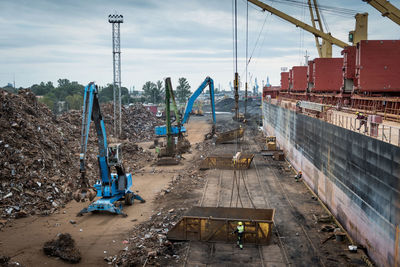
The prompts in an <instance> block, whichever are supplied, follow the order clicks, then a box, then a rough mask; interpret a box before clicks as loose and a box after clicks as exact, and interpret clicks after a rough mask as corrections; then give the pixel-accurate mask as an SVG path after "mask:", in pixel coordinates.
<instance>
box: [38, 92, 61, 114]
mask: <svg viewBox="0 0 400 267" xmlns="http://www.w3.org/2000/svg"><path fill="white" fill-rule="evenodd" d="M39 102H42V103H43V104H45V105H46V106H47V107H48V108H49V109H50V110H52V111H53V110H54V106H55V103H56V102H57V99H56V97H55V95H54V94H53V93H48V94H46V95H44V96H43V97H41V98H39Z"/></svg>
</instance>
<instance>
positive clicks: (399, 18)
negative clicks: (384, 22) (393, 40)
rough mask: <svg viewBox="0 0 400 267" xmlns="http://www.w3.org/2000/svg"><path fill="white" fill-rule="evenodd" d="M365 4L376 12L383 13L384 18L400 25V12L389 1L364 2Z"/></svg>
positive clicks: (367, 0)
mask: <svg viewBox="0 0 400 267" xmlns="http://www.w3.org/2000/svg"><path fill="white" fill-rule="evenodd" d="M362 1H363V2H367V3H368V4H370V5H371V6H372V7H374V8H375V9H376V10H378V11H379V12H381V13H382V16H383V17H388V18H389V19H391V20H392V21H393V22H395V23H397V24H398V25H400V10H399V9H398V8H396V7H395V6H394V5H392V4H391V3H390V2H389V1H387V0H362Z"/></svg>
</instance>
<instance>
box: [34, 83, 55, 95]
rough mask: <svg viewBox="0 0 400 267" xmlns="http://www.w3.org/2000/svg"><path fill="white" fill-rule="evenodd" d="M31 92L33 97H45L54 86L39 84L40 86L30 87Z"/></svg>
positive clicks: (51, 84)
mask: <svg viewBox="0 0 400 267" xmlns="http://www.w3.org/2000/svg"><path fill="white" fill-rule="evenodd" d="M31 90H32V92H33V93H34V94H35V95H45V94H47V93H50V92H51V91H53V90H54V85H53V83H52V82H47V83H44V82H41V83H40V84H34V85H32V86H31Z"/></svg>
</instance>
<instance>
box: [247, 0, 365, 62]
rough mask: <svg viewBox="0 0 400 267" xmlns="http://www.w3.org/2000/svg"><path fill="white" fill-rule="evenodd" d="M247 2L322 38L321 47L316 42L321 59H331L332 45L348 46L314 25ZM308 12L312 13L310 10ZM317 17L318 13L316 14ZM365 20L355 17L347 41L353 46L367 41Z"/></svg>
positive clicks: (363, 15)
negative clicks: (353, 27)
mask: <svg viewBox="0 0 400 267" xmlns="http://www.w3.org/2000/svg"><path fill="white" fill-rule="evenodd" d="M247 1H248V2H250V3H253V4H254V5H256V6H258V7H260V8H261V9H262V10H264V11H268V12H271V13H272V14H274V15H276V16H278V17H280V18H282V19H284V20H286V21H288V22H290V23H292V24H294V25H296V27H300V28H302V29H303V30H306V31H308V32H310V33H312V34H314V36H315V37H316V38H318V37H320V38H322V39H323V40H324V41H325V42H323V43H322V45H321V46H319V42H318V40H317V48H318V53H319V55H320V56H321V57H332V47H331V46H332V45H336V46H338V47H341V48H344V47H346V46H349V44H347V43H346V42H343V41H341V40H339V39H337V38H335V37H333V36H332V35H331V34H330V33H325V32H323V31H322V30H319V29H317V28H316V27H315V24H314V23H313V24H314V26H311V25H309V24H307V23H304V22H302V21H300V20H298V19H296V18H294V17H292V16H289V15H288V14H286V13H284V12H282V11H280V10H278V9H276V8H273V7H272V6H270V5H267V4H265V3H263V2H261V1H258V0H247ZM314 6H315V5H314ZM309 7H310V8H311V3H309ZM310 12H311V13H312V11H311V10H310ZM360 15H361V16H360ZM317 17H318V12H317ZM367 18H368V17H367V14H357V15H356V28H355V30H354V31H352V32H350V35H349V40H350V41H351V42H352V43H353V45H354V44H356V43H357V42H358V41H360V40H365V39H367V24H366V23H367ZM320 29H322V27H320ZM355 36H357V38H354V37H355Z"/></svg>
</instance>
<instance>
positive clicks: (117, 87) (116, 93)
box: [108, 14, 124, 138]
mask: <svg viewBox="0 0 400 267" xmlns="http://www.w3.org/2000/svg"><path fill="white" fill-rule="evenodd" d="M108 22H109V23H111V24H112V44H113V72H114V75H113V76H114V83H113V100H114V136H115V137H118V138H120V137H121V133H122V112H121V38H120V24H121V23H123V22H124V17H123V16H122V15H117V14H114V15H108Z"/></svg>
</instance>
